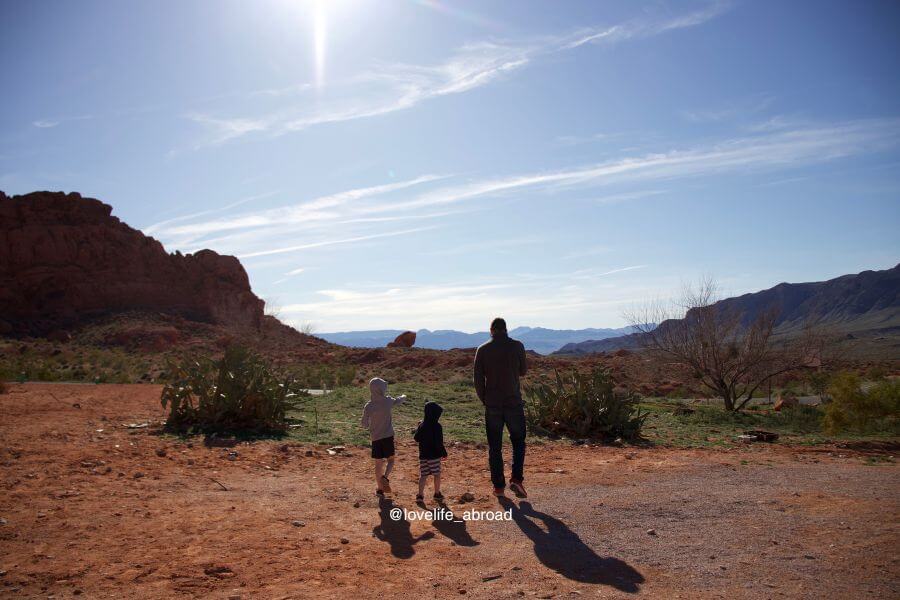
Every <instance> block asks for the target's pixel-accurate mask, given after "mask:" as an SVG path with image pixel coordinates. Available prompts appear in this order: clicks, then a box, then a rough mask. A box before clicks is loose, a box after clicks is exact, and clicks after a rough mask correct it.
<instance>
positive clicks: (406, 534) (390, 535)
mask: <svg viewBox="0 0 900 600" xmlns="http://www.w3.org/2000/svg"><path fill="white" fill-rule="evenodd" d="M392 511H393V512H394V517H397V516H398V514H399V518H394V517H392V516H391V512H392ZM397 511H399V513H397ZM378 513H379V516H380V517H381V522H380V523H379V524H378V525H376V526H375V528H374V529H372V533H373V535H374V536H375V537H376V538H378V539H379V540H381V541H382V542H387V543H388V544H390V545H391V554H393V555H394V556H396V557H397V558H412V556H413V555H414V554H415V553H416V551H415V550H414V549H413V544H415V543H417V542H420V541H422V540H428V539H431V538H433V537H434V533H432V532H431V531H426V532H425V533H423V534H422V535H420V536H419V537H417V538H414V537H413V535H412V532H411V531H410V526H409V521H407V520H406V517H405V516H404V515H403V508H401V507H399V506H397V505H396V504H394V501H393V500H391V499H389V498H379V499H378Z"/></svg>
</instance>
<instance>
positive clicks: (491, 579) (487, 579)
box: [481, 573, 503, 581]
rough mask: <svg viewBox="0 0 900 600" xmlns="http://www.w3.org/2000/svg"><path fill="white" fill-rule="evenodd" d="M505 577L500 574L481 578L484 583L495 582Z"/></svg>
mask: <svg viewBox="0 0 900 600" xmlns="http://www.w3.org/2000/svg"><path fill="white" fill-rule="evenodd" d="M501 577H503V575H501V574H500V573H491V574H490V575H485V576H484V577H482V578H481V580H482V581H494V580H495V579H500V578H501Z"/></svg>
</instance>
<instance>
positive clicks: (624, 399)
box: [525, 368, 647, 440]
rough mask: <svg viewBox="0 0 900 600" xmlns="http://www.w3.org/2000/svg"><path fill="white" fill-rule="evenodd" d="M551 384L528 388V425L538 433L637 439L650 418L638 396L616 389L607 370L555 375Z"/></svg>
mask: <svg viewBox="0 0 900 600" xmlns="http://www.w3.org/2000/svg"><path fill="white" fill-rule="evenodd" d="M554 375H555V380H554V381H553V383H552V384H547V383H539V384H537V385H533V386H526V396H527V399H526V401H525V411H526V416H527V417H528V424H529V426H530V427H531V429H532V430H533V431H535V432H537V433H542V434H554V435H568V436H572V437H576V438H591V439H606V440H611V439H615V438H622V439H626V440H633V439H636V438H637V437H638V436H639V435H640V433H641V427H642V426H643V424H644V421H645V420H646V418H647V415H646V413H642V412H641V410H640V408H639V407H638V401H639V398H640V397H639V396H638V395H637V394H634V393H632V392H630V391H628V390H626V389H624V388H616V386H615V382H614V381H613V379H612V376H611V375H610V373H609V371H608V370H605V369H601V368H597V369H594V370H593V371H592V372H591V373H590V374H584V373H579V372H577V371H574V372H572V373H571V374H566V375H565V376H563V375H562V374H560V372H559V371H556V372H555V374H554Z"/></svg>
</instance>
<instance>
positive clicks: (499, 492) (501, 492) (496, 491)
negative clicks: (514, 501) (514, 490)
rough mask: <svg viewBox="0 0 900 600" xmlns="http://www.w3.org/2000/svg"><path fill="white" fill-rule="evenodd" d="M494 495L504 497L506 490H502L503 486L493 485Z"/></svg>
mask: <svg viewBox="0 0 900 600" xmlns="http://www.w3.org/2000/svg"><path fill="white" fill-rule="evenodd" d="M494 495H495V496H497V497H498V498H505V497H506V490H504V489H503V488H498V487H495V488H494Z"/></svg>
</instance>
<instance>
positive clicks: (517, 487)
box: [509, 481, 528, 498]
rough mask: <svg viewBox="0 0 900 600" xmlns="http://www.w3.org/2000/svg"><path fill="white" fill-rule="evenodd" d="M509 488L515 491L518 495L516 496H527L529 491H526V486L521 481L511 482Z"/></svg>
mask: <svg viewBox="0 0 900 600" xmlns="http://www.w3.org/2000/svg"><path fill="white" fill-rule="evenodd" d="M509 489H511V490H512V491H513V493H514V494H515V495H516V498H527V497H528V492H526V491H525V486H523V485H522V482H521V481H513V482H512V483H510V484H509Z"/></svg>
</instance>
